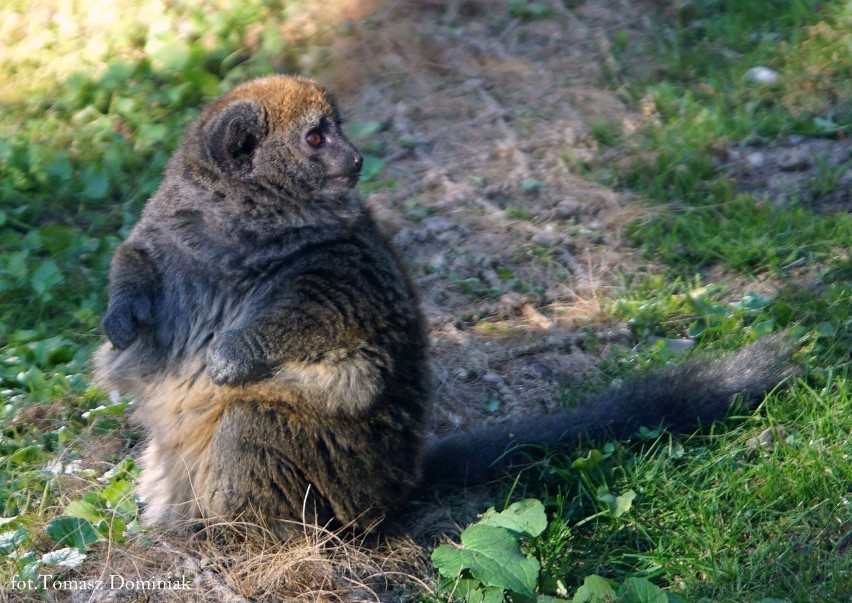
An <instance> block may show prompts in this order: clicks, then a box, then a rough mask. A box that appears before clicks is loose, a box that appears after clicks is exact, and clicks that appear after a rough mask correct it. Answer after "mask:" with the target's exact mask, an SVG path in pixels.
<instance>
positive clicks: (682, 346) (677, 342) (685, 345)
mask: <svg viewBox="0 0 852 603" xmlns="http://www.w3.org/2000/svg"><path fill="white" fill-rule="evenodd" d="M658 341H662V342H663V344H664V345H665V346H666V348H667V349H669V350H671V351H672V352H685V351H686V350H688V349H690V348H693V347H695V341H694V340H692V339H668V338H666V337H655V336H654V335H652V336H650V337H649V338H648V343H649V344H651V345H654V344H655V343H657V342H658Z"/></svg>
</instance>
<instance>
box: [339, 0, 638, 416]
mask: <svg viewBox="0 0 852 603" xmlns="http://www.w3.org/2000/svg"><path fill="white" fill-rule="evenodd" d="M548 7H550V9H551V10H550V16H549V17H548V18H546V19H539V20H525V19H519V18H515V17H513V16H512V15H511V14H510V11H509V8H508V5H507V3H503V2H455V3H454V2H451V3H438V2H425V3H423V2H418V3H415V2H399V3H393V4H388V5H386V6H383V7H382V8H380V9H378V10H376V11H375V12H374V13H373V14H372V15H370V16H368V17H367V18H366V20H365V21H363V22H361V23H360V24H359V25H358V26H356V27H355V28H354V29H353V31H352V32H351V33H350V35H349V36H347V37H346V38H345V39H342V40H340V41H339V43H338V46H337V52H336V53H335V55H336V56H338V57H340V59H341V63H340V64H339V65H338V66H337V69H336V71H335V73H334V74H332V75H330V76H329V77H328V78H326V79H327V81H329V83H330V84H331V86H332V87H334V88H336V89H338V90H341V91H342V92H341V94H340V96H341V98H342V100H343V103H344V106H345V108H346V112H347V113H348V114H349V115H350V116H351V117H352V119H353V120H357V121H363V120H375V121H377V122H379V123H380V124H381V132H379V133H378V134H377V135H373V136H371V137H370V139H369V141H366V140H365V141H356V142H361V143H362V144H364V143H366V144H367V145H368V147H367V150H368V152H369V151H370V150H378V151H379V152H380V153H381V154H382V156H383V158H384V160H385V162H386V163H385V166H386V167H385V172H384V173H383V175H382V177H383V178H385V179H387V180H388V181H390V182H392V183H393V184H392V186H389V187H388V188H386V189H383V190H378V191H376V192H373V193H372V194H370V195H368V196H367V202H368V203H369V205H370V206H371V207H372V208H373V209H374V210H375V213H376V215H377V216H378V218H379V220H380V221H381V223H382V225H383V227H384V228H385V230H386V231H387V232H388V233H389V234H390V235H391V236H392V238H393V241H394V243H395V244H396V246H397V247H398V248H399V250H400V251H401V252H402V254H403V255H404V257H405V260H406V262H407V264H408V265H409V267H410V268H411V271H412V274H413V277H414V279H415V281H416V283H417V285H418V288H419V290H420V292H421V296H422V303H423V306H424V309H425V312H426V314H427V317H428V319H429V323H430V327H431V333H432V339H433V344H434V347H433V364H434V368H435V373H436V382H437V384H438V390H437V394H438V397H437V412H436V422H435V429H436V430H437V431H446V430H450V429H455V428H460V427H461V428H464V427H470V426H472V425H475V424H477V423H479V422H481V421H483V420H499V419H501V418H503V417H505V416H508V415H510V414H514V413H518V412H542V411H543V410H547V409H552V408H554V407H555V406H557V405H558V404H559V395H560V389H561V388H563V387H564V386H565V385H566V384H568V383H570V382H571V381H572V380H576V379H580V378H582V377H583V376H584V375H586V374H587V373H588V371H590V370H593V369H592V368H591V367H592V366H593V365H594V360H595V358H592V357H590V356H589V355H588V354H587V353H586V352H585V350H584V348H583V345H582V344H583V337H579V336H578V335H577V328H578V326H583V327H590V328H591V329H592V330H594V331H597V332H598V333H599V334H600V335H601V336H603V337H611V336H612V332H613V331H615V332H618V333H619V334H621V335H623V333H624V330H623V328H621V327H619V326H618V325H611V324H606V323H605V322H602V321H603V315H604V313H603V312H602V308H601V307H600V304H599V299H600V297H601V293H602V291H604V290H606V289H607V288H608V287H611V286H613V284H614V278H613V277H614V272H615V270H616V269H620V270H630V269H632V268H634V267H635V266H636V265H637V264H638V262H637V259H636V258H635V257H634V255H633V252H632V250H629V249H626V248H625V247H623V246H622V245H621V238H620V226H621V225H623V223H624V221H625V218H626V216H627V215H628V214H629V213H630V211H629V210H628V209H627V201H626V200H625V199H624V198H623V197H622V196H621V195H620V194H619V193H616V192H614V191H613V190H611V189H609V188H606V187H603V186H600V185H598V184H595V183H593V182H590V181H588V180H586V179H584V178H583V177H582V175H580V174H579V173H578V171H577V170H576V169H575V167H574V166H575V165H576V161H574V159H576V158H578V157H579V158H583V157H585V158H590V157H592V156H594V155H595V153H596V151H597V147H596V145H597V143H596V141H595V140H594V138H593V136H592V135H591V133H590V131H591V128H590V123H591V122H593V121H594V120H601V119H603V120H606V121H607V122H608V123H614V124H619V125H620V127H623V128H625V129H627V130H632V129H634V128H635V127H637V125H638V124H639V122H640V121H641V119H642V117H641V115H639V114H638V113H635V112H634V111H633V110H632V109H631V108H630V107H628V106H627V105H626V104H625V102H624V101H623V100H622V96H621V94H620V93H619V90H618V83H617V81H613V80H612V79H611V78H610V77H609V75H608V72H607V65H608V63H609V62H611V58H612V57H611V54H610V49H609V44H608V40H609V39H611V37H612V35H613V34H614V32H616V31H620V32H627V34H628V35H629V36H630V37H631V38H641V37H643V36H647V31H646V30H645V29H643V27H644V26H643V23H644V21H643V14H642V10H641V9H640V8H639V7H636V6H634V5H633V4H628V3H623V6H621V5H620V6H619V7H617V8H616V7H613V6H608V7H606V8H601V7H600V6H598V5H597V3H592V2H586V3H579V4H576V5H575V6H574V7H573V8H572V9H571V10H568V9H567V8H565V6H564V5H563V4H562V3H561V2H551V3H549V4H548ZM622 35H624V34H622Z"/></svg>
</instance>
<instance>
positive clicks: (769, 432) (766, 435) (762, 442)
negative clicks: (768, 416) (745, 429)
mask: <svg viewBox="0 0 852 603" xmlns="http://www.w3.org/2000/svg"><path fill="white" fill-rule="evenodd" d="M786 437H787V430H786V429H784V428H783V427H781V426H780V425H776V426H775V427H770V428H769V429H765V430H763V431H762V432H760V435H758V436H755V437H753V438H749V439H748V440H747V441H746V446H748V447H749V448H752V449H757V448H762V449H763V450H772V448H774V447H775V442H777V441H779V440H781V441H783V440H784V439H786Z"/></svg>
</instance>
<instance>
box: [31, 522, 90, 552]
mask: <svg viewBox="0 0 852 603" xmlns="http://www.w3.org/2000/svg"><path fill="white" fill-rule="evenodd" d="M44 531H45V532H46V533H47V535H48V536H50V538H51V539H52V540H53V541H54V542H56V543H58V544H66V545H71V546H73V547H75V548H76V549H77V550H78V551H80V552H81V553H85V552H86V548H87V547H88V546H89V545H90V544H92V543H93V542H97V541H98V540H99V539H100V537H101V536H100V534H98V531H97V530H96V529H95V528H94V526H93V525H92V524H91V523H90V522H89V521H88V520H87V519H83V518H81V517H57V518H56V519H52V520H51V521H50V522H48V524H47V526H45V528H44Z"/></svg>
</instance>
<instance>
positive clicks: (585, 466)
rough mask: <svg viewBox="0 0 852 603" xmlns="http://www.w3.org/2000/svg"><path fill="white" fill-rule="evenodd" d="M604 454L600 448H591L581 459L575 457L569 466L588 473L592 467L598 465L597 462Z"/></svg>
mask: <svg viewBox="0 0 852 603" xmlns="http://www.w3.org/2000/svg"><path fill="white" fill-rule="evenodd" d="M603 458H604V456H603V454H602V453H601V451H600V450H596V449H594V448H592V449H591V450H589V453H588V454H587V455H586V456H584V457H583V458H581V459H577V460H576V461H574V462H573V463H571V467H573V468H574V469H577V470H578V471H585V472H586V473H588V472H589V471H591V470H592V469H594V468H595V467H597V466H598V464H599V463H600V462H601V461H602V460H603Z"/></svg>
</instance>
